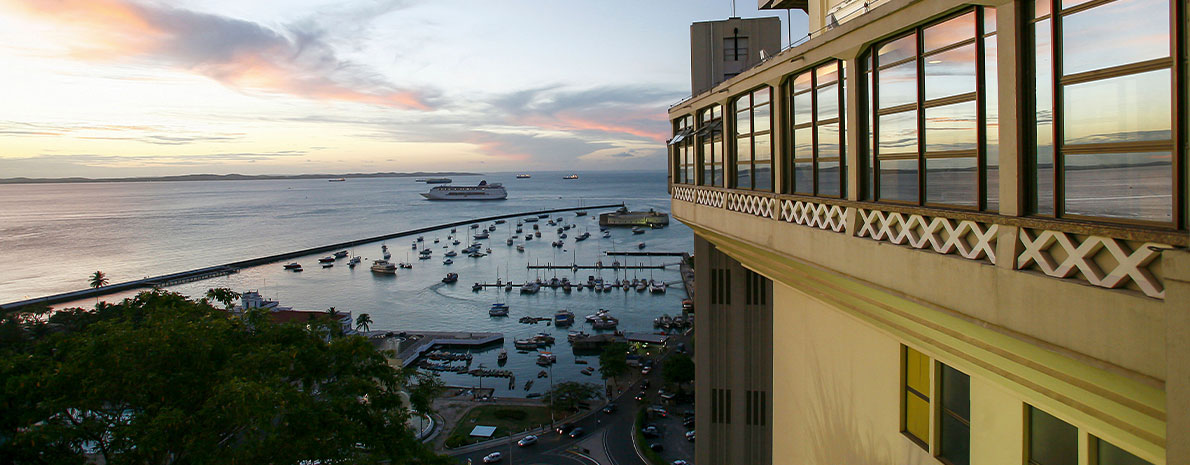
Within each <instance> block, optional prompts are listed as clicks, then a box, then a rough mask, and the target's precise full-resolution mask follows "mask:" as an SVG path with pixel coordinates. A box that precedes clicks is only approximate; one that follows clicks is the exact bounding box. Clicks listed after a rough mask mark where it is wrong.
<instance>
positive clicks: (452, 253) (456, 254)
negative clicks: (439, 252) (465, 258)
mask: <svg viewBox="0 0 1190 465" xmlns="http://www.w3.org/2000/svg"><path fill="white" fill-rule="evenodd" d="M446 256H447V257H457V256H459V253H458V252H455V251H453V250H451V251H449V252H446Z"/></svg>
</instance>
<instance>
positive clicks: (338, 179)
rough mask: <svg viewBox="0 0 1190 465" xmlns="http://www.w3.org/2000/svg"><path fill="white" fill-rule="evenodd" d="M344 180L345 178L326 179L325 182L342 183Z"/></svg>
mask: <svg viewBox="0 0 1190 465" xmlns="http://www.w3.org/2000/svg"><path fill="white" fill-rule="evenodd" d="M346 180H347V179H345V178H336V179H327V181H330V182H343V181H346Z"/></svg>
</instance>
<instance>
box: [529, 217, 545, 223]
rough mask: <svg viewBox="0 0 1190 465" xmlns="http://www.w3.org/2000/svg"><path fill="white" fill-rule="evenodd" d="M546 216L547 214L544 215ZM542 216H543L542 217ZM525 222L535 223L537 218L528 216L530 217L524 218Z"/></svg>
mask: <svg viewBox="0 0 1190 465" xmlns="http://www.w3.org/2000/svg"><path fill="white" fill-rule="evenodd" d="M546 216H549V215H546ZM542 218H544V217H542ZM525 222H526V223H536V222H537V218H534V217H532V216H530V217H528V218H525Z"/></svg>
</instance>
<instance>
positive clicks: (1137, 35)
mask: <svg viewBox="0 0 1190 465" xmlns="http://www.w3.org/2000/svg"><path fill="white" fill-rule="evenodd" d="M1169 6H1170V2H1169V0H1117V1H1114V2H1111V3H1107V4H1104V5H1101V6H1096V7H1094V8H1091V9H1088V10H1083V11H1079V12H1077V13H1073V14H1070V15H1068V16H1063V17H1062V56H1063V58H1062V59H1063V61H1062V72H1063V73H1064V74H1066V75H1070V74H1074V73H1081V72H1083V71H1091V70H1095V69H1103V68H1107V67H1111V66H1117V65H1124V64H1128V63H1136V62H1138V61H1145V60H1151V59H1154V58H1164V57H1168V56H1169Z"/></svg>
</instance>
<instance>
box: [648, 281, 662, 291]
mask: <svg viewBox="0 0 1190 465" xmlns="http://www.w3.org/2000/svg"><path fill="white" fill-rule="evenodd" d="M649 292H652V293H654V294H664V293H665V283H664V282H661V281H651V282H650V283H649Z"/></svg>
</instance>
